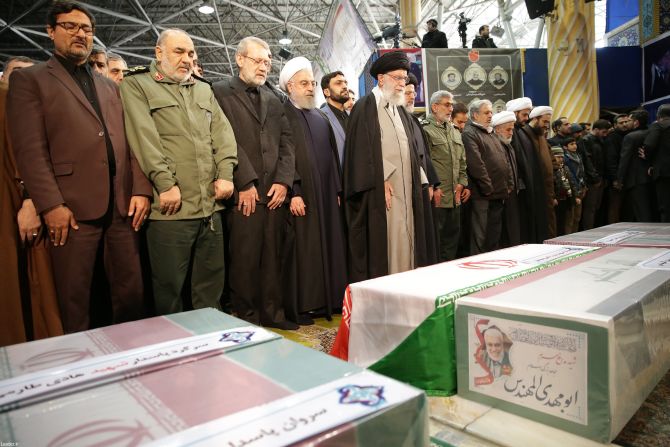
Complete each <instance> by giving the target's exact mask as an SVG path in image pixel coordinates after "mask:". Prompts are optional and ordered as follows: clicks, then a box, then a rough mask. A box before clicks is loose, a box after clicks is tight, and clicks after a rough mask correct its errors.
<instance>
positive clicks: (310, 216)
mask: <svg viewBox="0 0 670 447" xmlns="http://www.w3.org/2000/svg"><path fill="white" fill-rule="evenodd" d="M279 88H281V89H282V90H283V91H284V92H286V93H287V94H288V101H286V102H285V103H284V109H285V112H286V117H287V118H288V121H289V123H290V125H291V129H292V130H293V142H294V144H295V168H296V179H299V180H296V181H295V182H294V183H293V187H292V188H291V202H290V206H289V210H290V215H289V216H288V219H289V225H288V226H287V227H288V228H289V233H288V234H287V236H288V237H287V242H288V245H287V247H288V248H289V250H288V255H287V257H286V259H285V260H284V262H283V263H282V264H283V272H282V280H283V284H284V285H283V288H284V311H285V312H286V317H287V318H288V319H289V320H292V321H294V322H296V323H298V324H311V323H313V321H312V320H311V318H310V316H309V314H308V312H313V313H316V314H320V315H321V314H323V315H325V316H326V318H328V319H330V318H331V315H332V313H333V311H334V310H336V309H339V308H340V307H341V305H342V297H343V296H344V290H345V288H346V286H347V270H346V251H345V247H346V245H345V237H344V227H343V223H342V211H341V208H340V195H341V193H342V181H341V178H340V168H339V155H338V151H337V142H336V139H335V134H334V133H333V129H332V128H331V125H330V123H329V121H328V118H327V117H326V116H325V114H324V113H323V112H321V111H320V110H318V109H317V108H316V101H315V97H314V89H315V88H316V82H315V81H314V73H313V72H312V64H311V63H310V61H309V60H307V59H306V58H304V57H296V58H293V59H291V60H290V61H288V62H287V63H286V65H284V68H283V69H282V71H281V73H280V75H279ZM293 240H294V241H295V243H294V244H293V243H291V241H293ZM286 253H287V252H286V251H285V254H286Z"/></svg>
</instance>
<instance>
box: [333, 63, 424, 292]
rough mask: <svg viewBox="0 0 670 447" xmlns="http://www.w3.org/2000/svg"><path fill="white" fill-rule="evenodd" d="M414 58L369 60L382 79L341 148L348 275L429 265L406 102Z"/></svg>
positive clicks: (357, 111) (420, 178) (358, 277)
mask: <svg viewBox="0 0 670 447" xmlns="http://www.w3.org/2000/svg"><path fill="white" fill-rule="evenodd" d="M409 69H410V62H409V59H408V58H407V56H406V55H405V54H404V53H403V52H400V51H391V52H388V53H385V54H383V55H382V56H381V57H379V59H377V60H376V61H375V62H374V63H373V64H372V66H371V67H370V75H372V77H373V78H375V79H376V80H377V81H378V85H377V87H375V88H374V89H373V90H372V93H370V94H369V95H367V96H365V97H363V98H361V99H360V101H359V103H358V104H357V105H356V107H354V109H353V111H352V113H351V116H350V119H349V125H348V128H347V138H346V142H345V149H344V152H345V155H344V196H345V200H344V203H345V216H346V222H347V228H348V234H347V236H348V251H349V252H348V256H349V280H350V281H351V282H355V281H362V280H365V279H368V278H375V277H378V276H383V275H387V274H389V273H398V272H402V271H406V270H410V269H413V268H415V267H420V266H423V265H428V264H430V263H431V262H433V261H434V260H433V259H430V258H429V252H432V253H434V248H432V249H431V250H430V251H429V249H428V248H427V246H426V245H427V242H426V234H427V232H432V231H434V225H433V222H432V221H430V220H428V219H427V218H426V216H425V215H424V211H423V210H424V205H425V204H424V196H423V193H422V192H423V191H422V185H423V184H426V185H427V184H428V180H427V178H426V176H425V174H424V173H423V170H422V168H421V164H420V161H419V159H418V157H417V150H416V147H415V144H416V143H415V141H416V140H415V139H414V129H413V127H412V125H411V118H410V116H409V114H408V112H407V111H406V110H405V108H404V107H402V105H403V103H404V92H405V84H406V83H407V73H408V72H409Z"/></svg>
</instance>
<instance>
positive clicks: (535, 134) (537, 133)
mask: <svg viewBox="0 0 670 447" xmlns="http://www.w3.org/2000/svg"><path fill="white" fill-rule="evenodd" d="M552 113H553V109H552V108H551V107H548V106H538V107H535V108H533V110H531V111H530V113H529V114H528V118H530V122H529V123H528V124H527V125H526V126H525V127H524V128H523V131H524V133H525V135H526V136H527V137H528V138H529V139H530V140H531V141H532V143H533V146H534V149H535V154H536V157H537V171H535V173H537V175H538V177H539V179H540V180H541V181H542V184H543V186H544V196H543V198H544V199H545V201H544V208H545V213H546V216H547V227H546V234H547V237H548V238H552V237H556V213H555V210H554V207H555V206H556V205H558V201H557V200H556V198H555V192H554V169H553V164H552V161H551V160H552V156H551V149H550V148H549V144H548V143H547V132H549V123H550V122H551V115H552ZM541 209H542V208H541V206H540V208H538V209H537V212H538V213H541V212H542V211H541ZM538 242H541V241H538Z"/></svg>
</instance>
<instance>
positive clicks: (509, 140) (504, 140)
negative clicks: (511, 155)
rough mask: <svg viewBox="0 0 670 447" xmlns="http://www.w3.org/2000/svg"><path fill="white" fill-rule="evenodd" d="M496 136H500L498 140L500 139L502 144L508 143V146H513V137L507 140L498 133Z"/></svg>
mask: <svg viewBox="0 0 670 447" xmlns="http://www.w3.org/2000/svg"><path fill="white" fill-rule="evenodd" d="M496 135H498V138H500V141H502V142H504V143H507V144H512V137H509V138H505V137H503V136H502V135H500V134H498V133H496Z"/></svg>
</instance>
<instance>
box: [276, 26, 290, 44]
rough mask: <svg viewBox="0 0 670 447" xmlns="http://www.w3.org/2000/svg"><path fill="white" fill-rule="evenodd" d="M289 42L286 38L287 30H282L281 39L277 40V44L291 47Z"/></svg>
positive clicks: (288, 38)
mask: <svg viewBox="0 0 670 447" xmlns="http://www.w3.org/2000/svg"><path fill="white" fill-rule="evenodd" d="M291 42H293V41H292V40H291V38H290V37H288V30H287V29H286V28H284V31H283V32H282V33H281V37H280V38H279V43H280V44H281V45H291Z"/></svg>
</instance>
